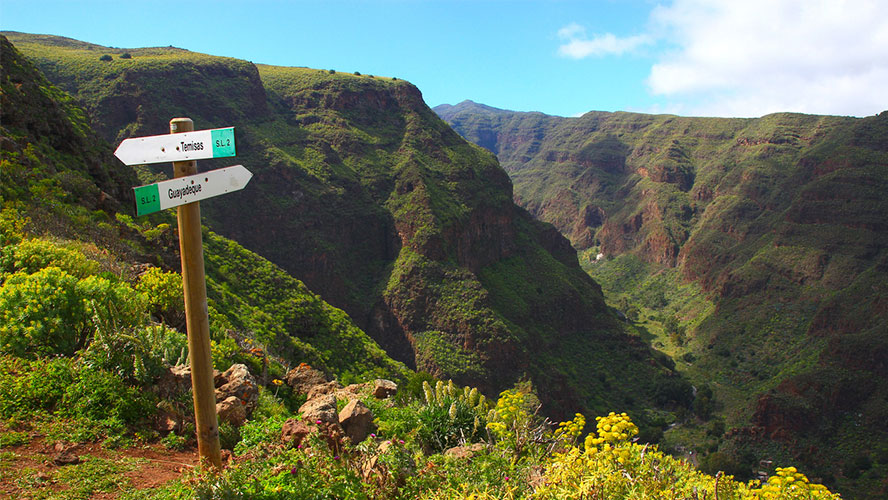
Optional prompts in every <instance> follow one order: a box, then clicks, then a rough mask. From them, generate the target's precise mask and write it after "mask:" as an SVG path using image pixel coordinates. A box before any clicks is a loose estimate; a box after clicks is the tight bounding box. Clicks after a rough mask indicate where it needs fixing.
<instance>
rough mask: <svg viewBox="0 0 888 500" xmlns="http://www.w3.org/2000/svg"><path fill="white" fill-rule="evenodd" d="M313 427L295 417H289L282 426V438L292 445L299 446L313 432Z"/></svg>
mask: <svg viewBox="0 0 888 500" xmlns="http://www.w3.org/2000/svg"><path fill="white" fill-rule="evenodd" d="M312 429H313V428H312V427H311V426H309V425H308V424H306V423H305V422H303V421H301V420H297V419H295V418H290V419H287V421H286V422H284V425H283V427H281V439H282V440H283V441H284V443H286V444H288V445H290V446H299V445H300V444H302V441H303V440H304V439H305V436H308V435H309V434H311V432H312Z"/></svg>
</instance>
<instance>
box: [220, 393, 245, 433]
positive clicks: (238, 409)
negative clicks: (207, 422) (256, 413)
mask: <svg viewBox="0 0 888 500" xmlns="http://www.w3.org/2000/svg"><path fill="white" fill-rule="evenodd" d="M216 415H218V416H219V420H220V421H222V422H228V423H229V424H231V425H233V426H235V427H240V426H242V425H244V422H245V421H246V420H247V408H246V405H245V404H244V402H243V401H242V400H241V399H240V398H238V397H237V396H228V397H227V398H225V399H224V400H222V401H220V402H218V403H216Z"/></svg>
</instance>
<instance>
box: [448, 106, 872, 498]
mask: <svg viewBox="0 0 888 500" xmlns="http://www.w3.org/2000/svg"><path fill="white" fill-rule="evenodd" d="M438 111H439V113H440V114H441V115H442V116H443V117H444V118H445V119H446V120H447V121H448V122H449V123H450V124H451V125H452V126H453V127H454V128H455V129H456V130H457V131H459V132H460V133H461V134H462V135H463V136H465V137H467V138H469V139H470V140H472V141H474V142H476V143H478V144H480V145H482V146H484V147H486V148H488V149H490V150H491V151H494V152H496V153H497V156H498V158H499V160H500V161H501V162H502V163H503V166H504V168H506V170H507V171H509V172H510V175H511V177H512V179H513V182H514V183H515V194H516V199H517V200H518V201H519V203H520V204H521V205H522V206H524V207H525V208H527V209H528V210H529V211H530V212H531V213H533V214H534V215H536V216H537V217H539V218H540V219H542V220H545V221H548V222H551V223H552V224H554V225H555V226H556V227H558V229H559V230H560V231H561V232H562V233H563V234H564V235H565V236H567V237H569V238H570V239H571V241H572V242H573V244H574V245H575V246H576V247H577V248H579V249H581V263H582V265H583V267H584V269H585V270H586V271H587V272H589V274H590V275H591V276H592V277H593V278H595V280H596V281H597V282H599V283H600V284H601V286H602V289H603V290H604V292H605V296H606V297H607V298H608V304H609V305H610V306H611V307H614V308H615V309H617V310H618V311H620V312H621V313H622V314H623V315H625V317H626V318H627V320H629V321H630V322H631V325H630V328H631V329H633V330H634V331H635V332H637V334H638V335H639V336H641V337H642V338H643V339H645V340H646V341H647V342H649V343H650V345H651V346H653V347H654V348H656V349H658V350H660V351H661V352H663V353H665V354H668V355H669V356H670V357H672V359H673V360H674V361H675V366H676V370H678V371H679V372H681V373H682V374H683V375H685V376H686V377H687V378H688V379H689V380H691V381H692V382H694V383H695V385H697V387H698V388H699V387H700V386H702V385H703V384H704V383H706V384H707V385H708V386H710V388H711V389H712V391H713V396H714V397H713V398H712V401H713V403H712V404H711V405H706V406H711V409H712V412H713V415H716V416H719V417H720V418H724V419H725V422H726V424H727V426H729V427H731V428H736V429H737V432H734V433H730V434H731V437H730V438H729V439H727V438H726V439H724V440H718V442H715V443H712V442H711V437H707V436H706V435H705V433H704V429H703V427H702V426H700V427H698V428H696V429H695V428H693V426H692V425H687V426H685V428H675V429H673V430H671V431H669V432H667V433H666V438H665V442H666V444H667V446H672V447H682V448H684V447H686V446H689V445H690V444H691V443H694V446H695V447H696V448H698V450H699V451H701V452H702V454H701V456H702V457H704V458H703V461H704V462H718V461H721V462H722V463H727V462H726V461H725V460H722V459H723V458H728V459H729V461H734V462H744V463H745V462H749V455H750V454H753V455H759V456H762V455H772V456H775V455H776V456H806V457H809V458H806V460H809V462H808V464H807V465H808V466H809V467H812V468H814V469H816V470H818V474H820V475H821V476H823V477H831V478H834V479H835V481H836V482H837V484H840V485H841V486H840V489H842V490H843V491H845V492H847V493H848V494H849V495H852V496H860V497H861V498H867V495H868V494H872V493H867V492H873V491H876V490H877V489H878V487H877V486H876V485H877V484H878V480H877V479H875V477H876V476H875V475H873V476H867V475H866V474H861V475H860V477H857V478H852V477H851V476H846V478H843V477H842V475H841V474H836V473H835V470H845V469H847V470H858V469H857V467H856V465H854V460H855V457H856V456H859V455H860V452H861V451H860V450H859V449H858V448H864V449H866V452H865V453H873V452H874V447H872V446H862V447H858V446H853V447H848V446H845V445H843V444H842V443H843V441H842V440H841V439H840V438H837V436H836V435H835V431H834V429H836V428H842V429H843V432H842V434H843V435H844V436H846V437H848V436H851V435H852V434H853V435H856V436H857V437H856V438H851V440H852V441H856V442H858V443H863V442H871V441H872V440H873V439H874V437H875V436H878V438H876V440H877V441H878V440H883V439H886V438H888V435H886V434H885V429H884V428H883V427H882V426H880V425H877V424H875V422H878V421H881V418H882V417H881V416H882V415H885V411H886V407H888V406H886V403H885V399H884V396H883V393H882V392H881V390H878V389H875V385H869V384H868V385H867V386H868V387H872V388H873V389H874V390H873V391H871V392H868V391H863V390H862V391H852V392H850V393H849V392H848V388H849V387H850V386H851V385H853V384H854V383H855V382H852V381H855V380H867V379H869V380H882V381H884V380H885V373H884V370H882V369H881V368H879V366H880V365H879V364H878V363H872V362H871V361H870V360H869V358H868V357H867V356H858V355H854V354H851V352H852V350H850V348H849V350H845V349H843V354H838V353H837V351H836V348H837V347H838V346H840V345H852V344H853V345H855V346H857V347H858V348H860V349H862V350H863V351H869V352H880V353H882V352H885V345H886V344H885V339H884V335H881V334H879V333H876V332H880V331H881V332H884V330H885V328H886V325H888V316H886V315H885V314H884V312H885V310H884V309H883V308H880V307H873V305H874V302H873V299H872V297H874V296H877V295H879V294H881V293H882V290H883V288H884V286H883V283H885V282H886V278H888V276H886V274H885V269H886V268H885V267H884V265H883V263H884V262H885V259H886V258H888V257H886V254H885V251H884V249H885V248H886V246H885V245H886V243H888V242H886V241H885V237H884V236H885V234H886V233H885V231H884V227H885V226H884V223H883V222H880V221H884V220H885V218H886V217H888V205H886V204H885V200H884V196H883V195H882V194H879V193H884V192H885V190H886V189H888V186H886V183H885V182H886V181H885V179H886V178H888V176H886V172H885V165H886V164H888V163H886V161H888V157H886V152H885V148H884V144H885V141H886V140H888V114H885V113H882V114H880V115H878V116H872V117H867V118H863V119H855V118H848V117H829V116H810V115H800V114H789V113H778V114H773V115H768V116H764V117H762V118H758V119H718V118H685V117H678V116H669V115H660V116H652V115H638V114H632V113H600V112H591V113H587V114H586V115H584V116H583V117H580V118H559V117H551V116H545V115H542V114H539V113H513V112H509V111H503V110H496V109H493V108H488V107H485V106H481V105H477V104H474V103H471V102H466V103H462V104H460V105H457V106H450V107H441V108H439V109H438ZM599 255H601V257H599ZM867 287H868V288H867ZM874 294H875V295H874ZM851 339H854V340H851ZM864 339H865V340H864ZM864 346H865V347H864ZM808 384H813V385H814V386H815V387H817V389H804V390H801V391H800V390H799V389H798V388H801V387H810V386H809V385H808ZM881 385H884V384H881ZM824 392H825V393H828V394H838V393H843V394H845V395H846V396H845V397H843V398H842V403H841V404H840V408H841V410H836V409H835V408H836V407H835V404H836V400H835V399H833V401H832V402H831V403H827V402H826V399H828V398H824V396H822V394H823V393H824ZM708 414H709V412H708V411H704V412H703V415H708ZM847 414H857V415H862V416H864V417H863V418H862V421H866V422H869V424H864V423H861V425H860V427H855V429H856V431H851V430H846V428H845V427H844V426H843V425H842V424H841V422H843V421H844V420H845V418H846V417H845V415H847ZM789 415H795V416H794V417H792V418H797V419H799V420H797V421H796V422H801V421H805V422H806V424H805V425H801V424H800V423H795V424H789V425H787V424H785V423H781V422H785V421H781V418H786V417H788V416H789ZM802 415H804V416H802ZM755 428H765V429H767V430H766V433H767V434H768V435H769V436H779V438H778V439H776V440H775V439H769V438H766V437H759V438H755V439H750V438H748V437H741V436H743V434H742V433H743V432H749V430H750V429H755ZM706 441H710V444H707V445H704V444H703V443H705V442H706ZM827 443H828V444H827ZM811 446H815V447H817V448H818V449H820V450H821V452H820V453H819V454H818V455H819V457H823V458H814V457H813V456H811V455H810V454H806V453H805V452H804V451H803V450H805V449H806V447H811ZM707 454H710V455H711V456H707ZM827 457H828V458H827ZM854 474H855V473H854V472H852V475H854ZM876 496H878V495H877V494H876Z"/></svg>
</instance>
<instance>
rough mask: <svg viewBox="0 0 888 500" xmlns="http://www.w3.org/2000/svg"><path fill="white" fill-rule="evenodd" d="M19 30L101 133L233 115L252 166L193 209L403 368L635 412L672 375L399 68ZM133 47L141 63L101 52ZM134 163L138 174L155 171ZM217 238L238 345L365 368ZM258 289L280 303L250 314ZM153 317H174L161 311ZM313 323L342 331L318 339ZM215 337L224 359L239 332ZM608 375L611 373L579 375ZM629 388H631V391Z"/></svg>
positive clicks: (157, 239)
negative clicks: (616, 404) (380, 69)
mask: <svg viewBox="0 0 888 500" xmlns="http://www.w3.org/2000/svg"><path fill="white" fill-rule="evenodd" d="M8 36H10V37H11V38H10V39H11V40H13V41H14V43H16V44H17V47H19V48H20V50H22V51H23V52H25V53H26V54H27V55H28V56H29V57H30V58H31V59H32V60H33V61H34V62H35V63H36V65H37V66H39V67H40V68H41V69H42V70H43V71H45V72H46V74H47V76H48V78H49V79H50V80H52V81H53V83H55V84H56V85H59V86H60V87H61V88H63V89H64V90H66V91H67V92H70V93H71V95H73V96H75V98H76V100H77V101H78V102H80V103H82V105H83V106H84V107H85V109H86V110H87V114H88V115H89V116H90V118H91V119H92V123H93V124H94V126H95V127H96V128H97V129H98V130H99V132H100V134H101V135H102V136H103V137H104V138H105V139H106V140H109V141H117V140H119V139H122V138H123V137H129V136H133V135H153V134H157V133H161V132H163V131H165V130H166V129H167V125H166V123H165V121H164V118H168V117H172V116H181V115H187V116H190V117H191V118H192V119H194V121H195V123H196V125H197V126H198V127H199V128H211V127H221V126H228V125H236V127H237V128H236V130H237V140H238V161H239V162H242V163H243V164H245V165H249V166H250V168H251V170H252V171H253V172H254V174H255V177H254V179H253V181H251V184H250V188H249V189H247V190H244V191H242V192H238V193H234V194H230V195H226V198H225V202H224V203H219V202H215V203H214V202H207V203H205V204H202V207H201V208H202V211H203V213H204V215H205V218H206V219H205V220H206V221H207V225H208V227H210V228H213V230H214V231H215V232H218V234H219V235H222V236H226V237H233V238H235V239H236V240H237V241H238V244H240V245H243V246H244V247H245V248H248V249H250V250H251V251H253V252H256V254H258V255H261V256H262V257H264V258H267V259H268V260H269V261H271V262H273V263H274V264H276V265H277V266H280V268H282V269H283V270H284V271H285V272H286V273H287V274H289V275H290V276H296V277H299V278H300V279H302V280H303V281H304V282H305V285H306V286H307V287H308V289H310V290H311V291H312V292H313V293H316V294H319V295H320V296H322V297H324V299H325V300H326V301H328V302H329V303H330V304H334V305H335V306H336V307H338V308H341V309H342V311H344V313H342V312H334V311H332V310H331V311H328V313H327V314H329V315H336V314H342V317H343V318H344V317H345V316H344V315H345V314H347V315H348V316H350V317H351V318H353V319H354V320H355V322H356V323H357V326H358V327H359V328H361V329H363V330H364V331H365V332H366V333H367V334H369V335H370V336H371V337H372V338H373V339H375V340H376V341H377V342H379V344H380V346H381V347H382V348H383V349H385V351H386V352H387V353H389V355H391V356H392V357H394V358H396V359H398V360H400V361H403V362H404V363H406V364H407V365H408V366H410V367H414V368H416V369H419V370H423V371H427V372H429V373H431V374H433V375H435V376H438V377H446V378H453V379H454V380H456V381H458V382H459V383H461V384H466V385H468V384H472V385H477V386H479V387H480V388H482V389H483V390H484V391H485V393H487V394H496V393H498V392H499V391H501V390H503V389H505V388H508V387H511V386H512V385H513V384H514V383H515V382H516V381H518V380H520V379H527V380H530V381H531V382H532V384H533V385H534V386H535V387H537V388H538V390H539V392H540V394H541V398H542V400H543V402H544V404H545V407H546V410H547V411H567V410H565V409H563V408H562V405H561V403H562V402H563V399H564V398H568V399H570V400H571V401H574V402H575V406H576V408H577V409H585V410H597V411H604V410H606V409H608V408H610V405H609V402H610V401H613V400H619V401H620V402H621V403H627V402H629V401H630V400H631V403H630V406H631V407H641V406H643V405H645V404H648V403H649V402H650V399H649V398H650V394H651V391H652V390H653V387H654V385H655V383H656V378H657V377H659V376H673V375H674V374H672V373H671V372H670V371H669V370H668V369H665V368H664V367H663V366H662V365H661V364H659V363H657V362H656V361H654V362H653V363H651V362H650V361H651V354H650V352H649V351H648V350H647V349H645V348H644V346H643V345H641V344H637V343H634V341H632V340H630V339H628V338H627V337H625V336H624V332H623V329H622V326H621V325H620V324H619V323H618V322H616V321H615V320H614V319H613V317H612V316H611V314H610V313H609V312H608V310H607V307H606V306H605V304H604V302H603V299H602V297H601V294H600V291H599V290H598V289H597V287H596V286H595V284H594V283H593V282H591V281H590V280H589V279H588V277H587V276H585V275H584V273H583V272H582V270H581V269H579V267H578V266H577V264H576V258H575V257H574V255H573V252H572V251H571V250H570V248H569V246H567V245H566V242H564V240H563V239H562V238H561V237H560V236H559V235H558V234H557V233H555V232H554V231H552V230H551V228H550V227H548V226H546V225H542V224H538V223H535V222H533V221H532V220H531V219H530V217H528V216H527V214H526V213H524V212H522V211H520V210H516V208H515V207H514V205H513V202H512V190H511V184H510V182H509V179H508V177H507V175H506V174H505V173H504V172H503V171H502V169H501V168H500V166H499V165H498V164H497V162H496V159H495V158H494V157H493V156H492V155H490V154H489V153H487V152H485V151H483V150H482V149H481V148H479V147H477V146H474V145H472V144H469V143H467V142H466V141H464V140H462V139H460V138H459V137H458V136H457V135H456V134H455V133H454V132H453V131H452V130H451V129H450V128H449V127H448V126H447V125H446V124H445V123H444V122H443V121H441V120H440V119H438V118H437V117H436V116H435V114H434V113H433V112H432V111H431V110H430V109H429V108H428V107H427V106H426V105H425V103H424V102H423V101H422V96H421V94H420V92H419V91H418V90H417V89H416V88H415V87H413V86H412V85H410V84H409V83H408V82H405V81H403V80H396V79H389V78H381V77H373V78H370V77H368V76H367V75H356V74H351V73H342V72H335V71H327V70H317V69H309V68H283V67H275V66H266V65H255V66H254V65H252V64H250V63H248V62H246V61H237V60H233V59H227V58H217V57H212V56H208V55H203V54H195V53H192V52H188V51H183V50H179V49H174V48H155V49H126V51H124V50H123V49H120V50H117V49H115V50H110V49H106V48H102V47H98V46H94V45H89V44H84V43H80V42H76V41H72V40H66V39H60V38H54V37H41V36H34V35H25V34H13V33H10V34H8ZM124 52H128V53H130V54H131V55H132V58H131V59H121V58H119V57H117V58H114V60H113V61H111V62H108V63H102V64H99V62H98V61H97V58H98V56H99V55H101V54H103V53H109V54H115V55H121V54H123V53H124ZM170 75H179V76H181V77H182V78H181V81H180V82H179V84H178V88H179V90H180V91H181V92H180V93H177V94H176V95H175V96H170V94H169V93H168V92H167V91H166V89H167V87H168V82H169V78H170ZM134 82H135V83H134ZM112 110H113V112H112ZM216 164H217V162H201V166H202V168H212V167H214V166H216ZM219 166H222V165H219ZM137 170H138V172H139V175H140V178H141V180H142V182H155V181H156V180H157V178H158V177H162V174H159V173H158V170H157V169H155V168H149V167H145V168H140V169H137ZM247 214H248V215H247ZM170 222H171V221H169V220H168V219H165V218H164V217H163V216H162V215H160V216H157V217H154V218H152V219H151V223H150V224H146V223H142V222H140V223H138V224H135V223H133V224H126V225H127V227H129V228H130V229H131V230H133V231H136V232H139V233H140V234H141V235H142V236H143V237H144V238H146V239H148V240H149V241H151V242H152V243H156V244H157V245H170V246H171V247H172V246H173V245H172V243H173V242H172V241H170V236H169V233H172V232H173V231H172V230H170V231H169V232H167V231H165V230H161V229H160V228H161V224H163V223H170ZM212 238H213V236H212V235H211V234H210V233H207V236H206V239H207V247H208V248H209V247H213V252H214V253H217V254H218V256H219V257H218V258H215V257H212V256H208V257H207V268H208V272H209V273H210V274H211V276H210V280H208V290H209V294H210V298H211V300H212V302H211V306H212V309H211V313H212V314H213V318H214V319H213V321H214V322H216V323H217V324H218V326H219V329H220V331H227V332H229V334H228V336H229V337H231V338H238V339H239V338H240V337H243V336H244V335H242V334H241V331H242V330H245V331H247V332H251V333H248V334H247V335H246V336H247V337H254V341H255V342H257V345H258V346H259V347H260V348H262V349H267V350H268V351H269V352H272V353H273V354H274V355H275V356H280V357H284V358H289V357H294V358H299V359H300V360H302V359H304V360H305V361H306V362H310V363H311V364H313V365H315V366H319V367H322V368H324V369H328V370H331V371H336V372H339V373H341V374H343V375H344V371H345V370H351V371H352V373H351V375H348V376H345V377H344V380H346V381H351V380H354V377H356V376H357V374H358V373H364V372H367V371H368V370H370V369H371V367H365V366H361V363H362V362H363V360H362V358H361V357H360V356H342V355H340V354H341V353H342V352H351V351H352V347H350V346H355V347H357V348H358V349H359V352H361V353H364V352H367V351H366V350H361V349H363V348H362V347H361V345H362V344H366V341H365V340H364V338H363V337H361V336H360V335H359V334H358V333H357V331H355V330H352V329H350V328H346V329H343V328H340V327H339V326H337V324H330V323H325V321H326V320H325V321H321V324H316V323H312V322H305V323H304V324H300V323H294V321H293V318H292V317H289V315H290V312H291V311H294V310H295V311H298V310H304V311H306V312H307V314H310V315H311V314H315V310H314V309H313V307H314V306H311V305H310V304H308V303H304V300H303V297H304V295H302V293H301V292H299V294H298V296H288V293H289V292H286V291H285V290H287V288H288V287H289V286H292V285H293V283H294V280H289V279H283V280H281V279H278V278H277V277H272V279H273V280H276V281H275V282H276V283H280V286H272V287H269V288H268V289H260V288H257V286H256V285H257V284H258V283H260V282H261V281H262V280H263V279H265V277H271V275H269V274H266V273H261V274H262V275H263V276H255V273H253V268H252V267H248V266H244V265H242V263H248V262H251V261H252V260H251V259H246V260H243V259H242V258H241V257H240V256H239V255H237V254H233V253H231V252H228V251H227V250H225V249H224V248H223V247H224V246H221V247H220V246H218V245H216V244H215V243H213V241H212ZM171 266H175V263H174V262H170V263H169V265H168V266H167V267H171ZM214 274H217V275H219V276H221V275H224V276H225V280H226V281H227V283H228V285H227V287H228V288H226V287H225V286H224V285H222V284H221V283H218V279H217V277H216V276H214ZM245 274H246V276H245ZM271 274H272V275H273V274H274V273H271ZM250 275H253V276H250ZM242 276H243V277H242ZM253 296H255V297H257V298H260V300H261V301H267V302H266V303H267V304H268V305H269V306H271V305H272V304H274V306H273V307H269V308H266V309H264V314H255V311H254V310H253V309H251V307H253V306H254V305H255V304H253V303H252V299H251V297H253ZM222 304H224V306H223V305H222ZM172 312H173V313H175V312H176V311H172ZM152 314H153V315H154V317H155V318H156V319H163V320H164V321H169V322H173V321H175V320H174V318H172V317H168V316H167V315H166V313H164V312H163V310H161V308H160V306H155V307H154V310H153V312H152ZM318 328H320V329H321V330H322V331H335V332H337V333H336V334H335V335H326V334H322V335H318V336H317V338H316V339H312V340H309V337H310V336H311V332H313V331H314V330H315V329H318ZM287 332H289V333H290V334H288V333H287ZM293 332H296V333H295V334H293ZM294 339H295V340H294ZM324 339H331V341H333V339H335V342H340V343H345V344H346V346H343V347H342V348H341V349H336V348H333V347H329V346H326V345H323V343H324V342H325V341H326V340H324ZM217 341H219V353H220V355H222V356H223V358H225V357H226V356H227V355H226V354H225V353H226V352H229V351H230V350H231V348H232V344H231V342H223V340H222V339H217ZM234 342H235V343H237V344H238V345H239V346H240V347H246V345H245V344H244V342H243V341H242V340H235V341H234ZM627 342H628V343H630V345H628V346H627V345H626V344H627ZM309 343H310V344H311V346H312V349H310V348H308V347H307V346H306V344H309ZM226 346H227V347H226ZM381 355H382V353H381V351H380V352H377V353H376V354H375V355H374V356H375V357H376V358H379V356H381ZM226 359H227V358H226ZM252 361H253V362H254V363H255V362H256V359H253V360H252ZM372 364H373V366H379V364H380V363H379V362H376V361H373V362H372ZM383 364H384V363H383ZM614 365H618V366H616V367H615V366H614ZM610 371H613V372H614V375H613V376H612V377H611V378H610V379H606V380H604V381H601V380H599V379H598V378H597V377H592V378H590V377H589V376H588V374H589V373H595V374H598V373H606V372H610ZM632 373H635V374H636V375H637V376H634V377H633V376H631V374H632ZM550 388H551V389H553V390H550ZM630 392H636V393H637V394H639V396H636V397H631V398H627V397H625V396H624V394H627V393H630ZM556 393H557V396H556Z"/></svg>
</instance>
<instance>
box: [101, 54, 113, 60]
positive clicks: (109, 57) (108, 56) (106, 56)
mask: <svg viewBox="0 0 888 500" xmlns="http://www.w3.org/2000/svg"><path fill="white" fill-rule="evenodd" d="M112 59H113V58H112V57H111V56H110V55H108V54H104V55H102V57H100V58H99V61H111V60H112Z"/></svg>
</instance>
